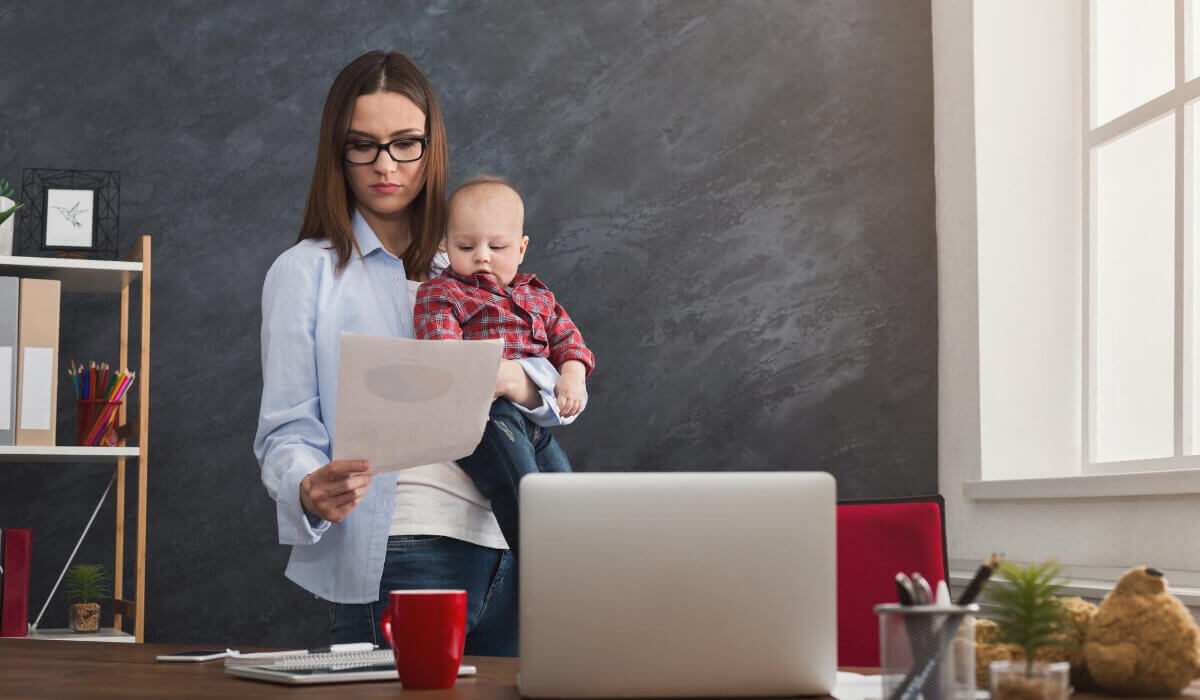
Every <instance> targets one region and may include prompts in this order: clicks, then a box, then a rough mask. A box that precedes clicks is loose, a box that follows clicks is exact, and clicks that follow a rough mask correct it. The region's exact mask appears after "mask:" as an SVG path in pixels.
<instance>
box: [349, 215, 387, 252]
mask: <svg viewBox="0 0 1200 700" xmlns="http://www.w3.org/2000/svg"><path fill="white" fill-rule="evenodd" d="M350 230H351V231H353V232H354V238H355V239H357V240H358V247H359V250H361V251H362V256H363V257H364V258H365V257H367V256H368V255H370V254H371V253H374V252H375V251H377V250H379V249H380V248H382V247H383V244H382V243H380V242H379V236H376V235H375V232H374V231H373V230H371V225H370V224H368V223H367V220H366V219H364V218H363V215H362V212H360V211H359V210H358V207H355V208H354V215H353V216H352V217H350Z"/></svg>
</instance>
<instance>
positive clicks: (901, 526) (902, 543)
mask: <svg viewBox="0 0 1200 700" xmlns="http://www.w3.org/2000/svg"><path fill="white" fill-rule="evenodd" d="M945 510H946V503H945V501H944V500H943V499H942V497H941V496H940V495H935V496H917V497H912V498H889V499H879V500H869V501H841V502H839V503H838V507H837V569H838V572H837V573H838V575H837V582H838V583H837V596H838V602H837V604H838V665H839V666H874V667H877V666H879V619H878V618H877V617H876V616H875V610H874V609H875V606H876V605H877V604H879V603H895V602H898V601H897V595H896V584H895V578H896V573H897V572H900V571H903V572H904V573H906V574H909V575H911V574H912V572H914V571H916V572H919V573H920V574H921V575H922V576H924V577H925V578H926V579H927V580H928V581H929V585H930V586H934V587H936V586H937V583H938V581H942V580H945V579H946V574H947V571H948V568H949V567H948V566H947V563H946V513H945ZM947 583H949V581H947Z"/></svg>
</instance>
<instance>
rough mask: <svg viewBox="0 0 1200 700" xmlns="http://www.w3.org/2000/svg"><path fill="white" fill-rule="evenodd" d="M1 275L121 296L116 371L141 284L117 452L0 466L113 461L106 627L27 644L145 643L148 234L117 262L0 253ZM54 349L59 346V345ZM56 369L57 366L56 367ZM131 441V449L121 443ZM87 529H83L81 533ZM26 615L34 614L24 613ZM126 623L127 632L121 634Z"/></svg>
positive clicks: (21, 450)
mask: <svg viewBox="0 0 1200 700" xmlns="http://www.w3.org/2000/svg"><path fill="white" fill-rule="evenodd" d="M0 275H6V276H12V277H37V278H42V279H56V280H59V281H60V282H62V291H63V292H87V293H109V294H111V293H116V294H119V295H120V299H121V301H120V304H121V321H120V348H119V353H118V359H117V366H118V367H119V368H127V367H129V344H130V342H129V341H130V335H129V303H130V287H132V286H133V285H135V284H140V287H141V327H140V331H141V333H140V348H139V352H138V365H137V380H136V386H137V389H138V415H137V419H136V421H134V422H129V421H128V416H127V405H128V403H129V402H128V401H123V402H121V408H120V412H119V413H118V415H117V424H118V425H119V426H120V428H119V430H120V432H119V433H118V436H119V438H120V440H119V443H118V447H74V446H55V447H32V446H22V445H16V446H5V447H0V462H115V464H116V466H115V482H116V551H115V557H114V559H115V560H116V561H115V564H114V566H113V581H112V583H113V624H112V628H109V629H106V630H104V631H103V632H102V633H101V634H99V635H96V636H91V637H89V636H88V635H64V634H62V632H64V631H63V630H34V631H32V632H31V633H30V635H29V637H28V638H30V639H61V638H67V639H74V640H77V641H85V640H89V641H131V642H138V643H141V642H143V641H144V640H145V629H146V478H147V474H148V471H149V457H150V449H149V443H150V236H141V237H140V239H139V240H138V241H137V242H136V243H135V244H134V247H133V249H132V250H131V251H130V252H129V254H128V255H127V256H126V257H125V259H124V260H123V261H119V260H81V259H73V258H37V257H25V256H11V255H4V256H0ZM60 349H61V345H60ZM60 369H61V365H60ZM129 438H135V439H136V440H137V445H136V446H133V447H129V446H127V445H126V442H127V440H128V439H129ZM133 457H136V458H137V532H136V540H135V545H134V546H135V563H136V569H135V571H136V573H135V577H134V582H133V595H132V596H127V595H126V587H125V539H126V538H125V524H126V523H125V474H126V470H125V468H126V460H127V459H130V458H133ZM85 532H86V531H85ZM31 612H33V611H32V610H31ZM126 618H129V619H130V621H131V622H132V626H133V633H132V634H130V633H127V632H125V631H124V623H125V621H126Z"/></svg>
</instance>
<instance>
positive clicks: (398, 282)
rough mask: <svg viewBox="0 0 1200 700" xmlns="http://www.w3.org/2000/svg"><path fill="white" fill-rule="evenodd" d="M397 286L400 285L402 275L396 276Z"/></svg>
mask: <svg viewBox="0 0 1200 700" xmlns="http://www.w3.org/2000/svg"><path fill="white" fill-rule="evenodd" d="M396 284H400V275H396Z"/></svg>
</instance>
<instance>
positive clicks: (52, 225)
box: [15, 168, 121, 260]
mask: <svg viewBox="0 0 1200 700" xmlns="http://www.w3.org/2000/svg"><path fill="white" fill-rule="evenodd" d="M21 201H22V203H23V204H24V205H25V206H24V207H23V208H22V210H21V212H22V213H23V214H24V216H22V217H21V220H20V227H19V232H18V235H17V241H16V243H17V245H16V246H15V248H16V251H15V252H16V254H17V255H32V256H38V257H50V256H64V255H65V256H74V257H85V258H93V259H98V260H116V259H117V258H118V257H119V254H120V249H119V246H118V226H119V223H120V211H119V210H120V201H121V176H120V173H119V172H117V171H115V170H53V169H46V168H26V169H25V172H24V176H23V177H22V182H21Z"/></svg>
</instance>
